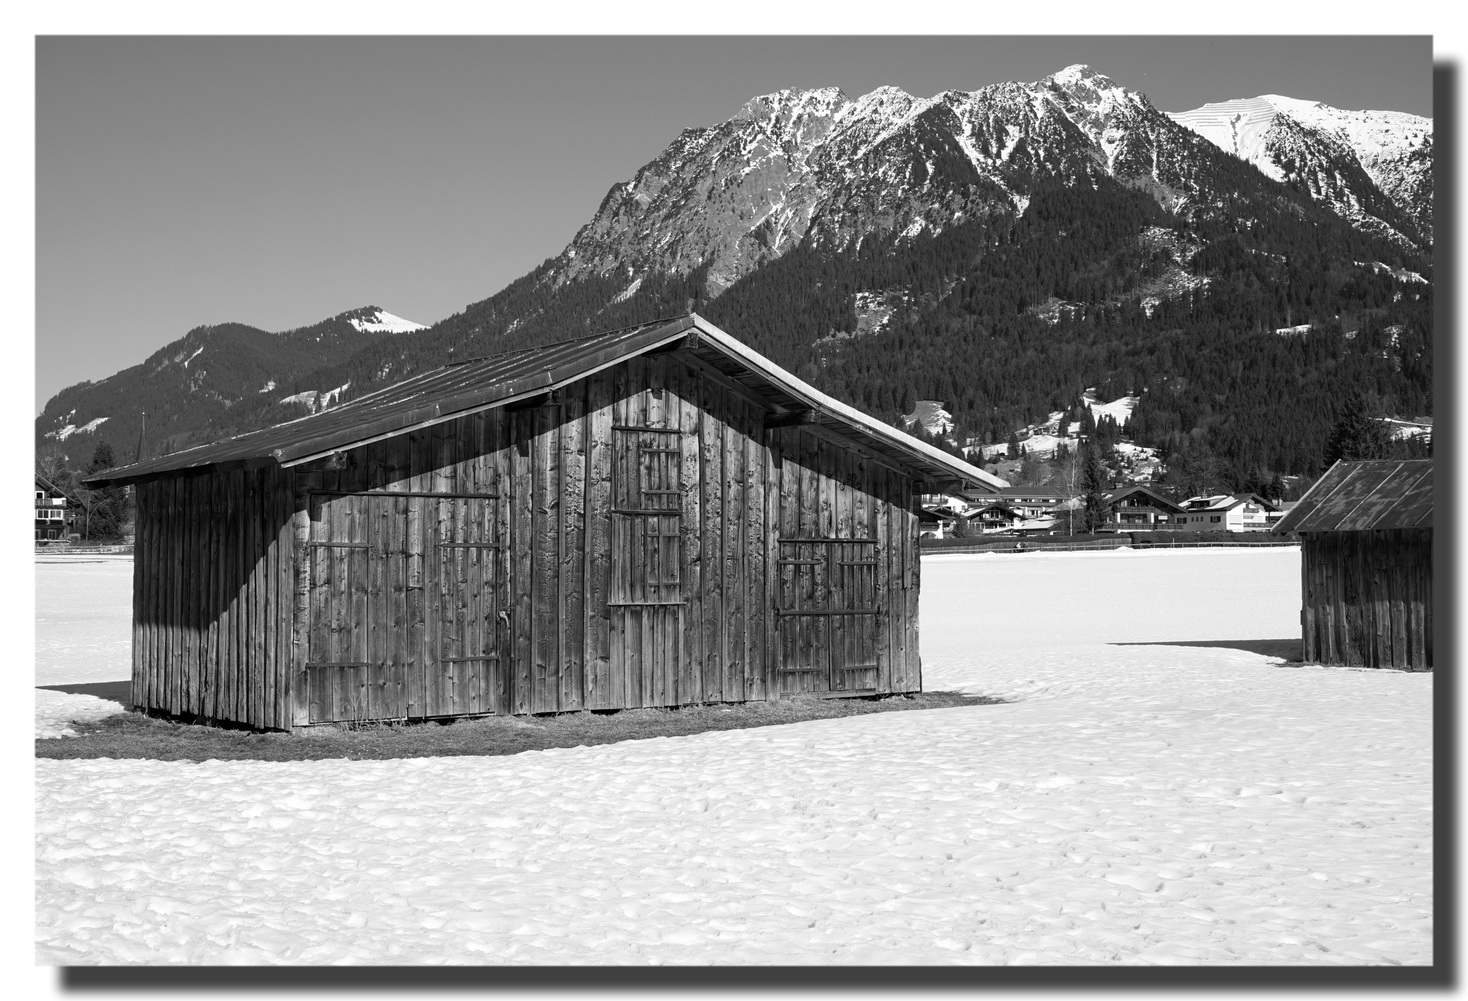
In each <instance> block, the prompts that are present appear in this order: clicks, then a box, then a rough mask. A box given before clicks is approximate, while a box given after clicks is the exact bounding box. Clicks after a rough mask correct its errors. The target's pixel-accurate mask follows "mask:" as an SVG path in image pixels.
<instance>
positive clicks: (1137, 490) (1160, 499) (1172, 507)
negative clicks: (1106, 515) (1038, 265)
mask: <svg viewBox="0 0 1468 1001" xmlns="http://www.w3.org/2000/svg"><path fill="white" fill-rule="evenodd" d="M1133 494H1142V495H1144V496H1146V497H1150V498H1151V499H1152V500H1153V501H1155V502H1156V503H1157V506H1159V507H1161V508H1162V509H1163V510H1166V511H1171V512H1174V513H1176V512H1179V511H1181V510H1182V506H1181V505H1179V504H1177V503H1175V502H1173V501H1170V500H1168V499H1167V498H1166V497H1164V496H1162V495H1161V494H1159V493H1157V492H1156V491H1154V490H1150V489H1148V488H1147V487H1144V486H1140V485H1137V486H1131V487H1126V488H1125V489H1122V490H1113V491H1111V492H1110V493H1108V494H1106V495H1105V496H1106V500H1107V501H1109V502H1110V503H1112V504H1116V503H1119V502H1121V501H1123V500H1125V499H1126V498H1128V497H1130V496H1132V495H1133Z"/></svg>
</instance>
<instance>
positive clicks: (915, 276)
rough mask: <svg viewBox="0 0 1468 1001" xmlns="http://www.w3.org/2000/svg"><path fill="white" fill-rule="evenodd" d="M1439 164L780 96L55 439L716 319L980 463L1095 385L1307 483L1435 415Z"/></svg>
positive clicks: (1092, 123)
mask: <svg viewBox="0 0 1468 1001" xmlns="http://www.w3.org/2000/svg"><path fill="white" fill-rule="evenodd" d="M1431 168H1432V122H1431V120H1430V119H1424V118H1420V117H1416V116H1411V115H1405V114H1400V113H1396V112H1374V111H1367V112H1352V111H1341V110H1339V109H1334V108H1330V107H1327V106H1325V105H1321V104H1312V103H1310V102H1306V101H1300V100H1295V99H1291V98H1284V97H1277V96H1265V97H1260V98H1254V99H1250V100H1247V101H1225V102H1221V103H1217V104H1208V105H1205V106H1203V107H1202V108H1198V109H1195V110H1193V111H1188V112H1182V113H1176V114H1166V113H1163V112H1161V111H1159V110H1158V109H1157V108H1155V107H1154V106H1153V105H1152V104H1151V102H1150V101H1149V100H1148V99H1147V97H1146V96H1145V95H1143V94H1140V93H1138V92H1136V91H1133V90H1129V89H1127V88H1125V87H1123V86H1121V85H1119V84H1117V83H1115V82H1114V81H1112V80H1110V79H1109V78H1107V77H1106V76H1104V75H1102V74H1100V73H1098V72H1096V71H1095V70H1093V69H1090V68H1089V67H1085V66H1071V67H1067V68H1066V69H1064V70H1061V71H1060V72H1058V73H1055V74H1052V75H1051V76H1048V77H1045V78H1044V79H1042V80H1039V81H1037V82H1033V83H1003V84H997V85H994V86H991V87H985V88H982V89H980V90H976V91H972V92H966V91H947V92H944V93H942V94H939V95H937V96H935V97H931V98H925V99H923V98H916V97H913V96H911V95H908V94H906V93H904V92H902V91H900V90H897V89H896V88H892V87H883V88H879V89H878V90H875V91H873V92H871V93H869V94H865V95H862V96H860V97H856V98H851V97H848V96H847V95H845V94H843V93H842V92H841V91H840V90H837V89H834V88H825V89H817V90H804V91H793V90H784V91H779V92H776V93H773V94H768V95H765V96H762V97H757V98H755V99H753V100H751V101H749V102H748V103H746V104H745V105H744V106H743V107H742V108H741V109H740V110H739V111H738V113H736V114H735V115H734V116H733V117H731V118H730V119H729V120H727V121H725V122H722V123H720V124H717V125H714V126H710V127H703V128H690V129H686V130H684V131H683V132H682V133H681V134H679V135H678V136H677V137H676V138H675V139H674V140H673V141H672V143H670V144H669V146H668V147H667V148H666V149H664V150H663V151H662V152H661V153H660V154H659V155H658V156H656V157H655V158H654V159H653V160H651V161H650V162H648V163H647V164H646V165H645V166H644V167H642V168H641V169H640V170H639V171H637V173H636V174H635V175H634V176H633V177H632V178H630V179H629V180H627V181H625V182H621V183H618V184H615V185H613V187H612V188H611V190H610V191H609V192H608V193H607V195H606V197H605V199H603V201H602V203H601V205H600V207H599V208H598V209H597V211H596V213H595V214H594V216H593V217H592V219H591V220H590V221H589V222H587V223H586V225H584V226H583V227H582V228H581V229H580V231H579V232H577V233H576V234H575V236H574V237H573V239H572V240H571V241H570V243H569V244H568V245H567V246H566V248H565V249H564V250H563V251H562V252H561V253H560V254H559V255H557V256H556V257H554V258H551V259H549V260H547V261H545V262H544V263H543V264H541V265H540V266H539V267H537V268H536V269H534V270H533V271H531V272H530V273H529V274H527V275H525V276H524V277H522V278H520V279H518V280H516V281H515V282H512V283H511V284H510V285H509V286H507V287H506V288H504V289H502V290H500V291H499V292H497V293H495V294H494V295H492V296H490V297H489V298H488V299H485V300H482V301H479V302H476V303H473V304H470V305H469V306H467V307H465V308H464V309H463V310H461V311H460V312H458V313H456V314H454V315H453V316H450V317H447V318H445V319H443V320H440V321H438V322H436V323H434V324H432V325H431V326H427V327H421V326H419V325H418V324H413V323H411V322H409V321H403V320H400V319H399V318H396V317H392V316H391V314H387V313H384V312H383V311H382V310H380V309H378V308H377V307H375V306H369V307H364V308H363V309H360V310H353V311H351V312H349V313H343V314H341V315H339V316H336V317H333V318H331V319H329V320H326V321H323V322H322V323H320V324H317V325H315V326H313V327H308V328H302V329H301V330H296V331H289V332H286V333H282V334H270V333H266V332H263V331H259V330H255V329H253V328H248V327H243V326H240V325H236V324H224V325H220V326H213V327H200V328H196V329H195V330H193V331H190V332H189V334H187V335H186V336H185V337H184V338H183V339H182V340H180V341H177V342H175V343H173V344H170V345H169V346H168V347H166V348H164V349H163V350H161V351H159V352H157V353H155V354H154V355H153V356H152V357H150V358H149V359H147V360H146V361H145V362H144V363H142V364H141V365H139V366H134V367H133V368H130V369H127V370H125V371H123V372H120V373H118V374H117V375H115V376H113V377H111V378H110V379H104V380H102V381H100V382H97V383H83V384H80V385H78V386H72V387H69V388H68V389H66V390H63V391H62V392H61V393H59V394H57V396H56V397H55V398H53V399H52V400H51V401H49V402H48V403H47V405H46V408H45V409H44V411H43V412H42V414H41V415H40V417H39V418H37V436H38V443H39V444H41V445H43V446H44V445H46V444H48V443H54V442H57V441H61V442H62V444H63V445H66V446H70V445H71V443H72V442H74V441H83V442H85V441H90V440H94V439H96V438H97V437H102V438H106V439H108V440H110V441H111V442H112V443H113V446H114V451H115V452H116V453H117V454H118V455H119V456H120V457H123V458H130V457H131V456H132V455H133V454H134V450H135V447H136V442H137V432H138V430H139V427H138V417H137V414H138V413H139V412H140V411H144V410H146V411H147V413H148V418H147V420H148V429H149V430H148V439H149V443H150V445H149V447H150V450H151V451H152V452H153V453H154V454H156V453H157V452H158V451H160V450H162V449H171V448H176V447H182V446H184V445H187V444H193V443H197V442H199V441H204V440H209V439H211V438H216V437H221V436H224V435H227V434H233V433H237V432H240V431H244V430H248V429H251V428H253V427H258V426H262V425H265V424H270V423H276V422H278V421H280V420H284V419H288V418H290V417H293V416H298V415H300V414H302V413H306V412H309V410H310V409H312V408H316V407H321V406H329V405H331V404H332V403H333V402H335V401H337V400H341V399H346V398H350V397H351V396H353V395H355V394H357V393H361V392H365V391H371V390H373V389H375V388H378V387H379V386H381V385H383V384H386V383H389V382H393V381H397V380H398V379H401V378H403V377H406V376H408V375H411V374H413V373H414V372H417V371H421V370H423V369H424V368H428V367H433V366H436V365H439V364H442V363H444V362H445V361H448V360H452V359H455V358H463V357H472V356H482V355H487V354H493V353H497V352H499V351H503V350H511V349H515V348H520V347H525V346H532V345H535V344H540V343H548V342H551V341H555V340H563V339H565V338H567V337H572V336H578V335H580V334H582V333H593V332H597V331H599V330H604V329H611V328H615V327H619V326H622V325H625V324H630V323H635V322H641V321H645V320H647V319H651V318H655V317H658V316H667V315H672V314H677V313H682V312H685V311H687V310H689V309H697V310H698V311H700V312H702V313H704V314H705V315H707V316H708V317H709V318H710V319H711V320H713V321H714V322H715V323H719V324H721V325H722V326H724V327H725V328H726V329H728V330H730V332H731V333H734V334H735V335H736V336H738V337H740V338H741V339H743V340H745V341H747V342H748V343H750V345H751V346H752V347H754V348H755V349H756V350H758V351H761V352H762V353H764V354H766V355H768V356H769V357H771V358H773V359H774V360H775V361H776V362H778V363H779V364H782V365H784V366H785V367H787V368H790V369H791V370H792V371H796V372H797V373H798V374H800V375H801V376H802V377H803V378H806V379H807V380H808V381H811V382H813V383H815V384H816V385H817V386H819V387H820V388H822V389H824V390H826V391H827V392H831V393H833V394H834V395H836V396H838V397H840V398H843V399H846V400H847V401H849V402H851V403H853V404H855V405H857V406H861V407H863V408H865V409H867V410H869V411H870V412H873V413H876V414H878V415H880V416H883V417H885V418H887V419H892V418H894V417H895V416H896V415H897V414H898V413H900V412H902V410H903V404H904V402H908V403H910V399H909V398H911V397H923V398H928V399H934V400H938V401H941V402H943V403H944V404H945V409H946V410H947V411H948V412H949V413H950V414H951V415H952V417H953V422H954V427H953V429H952V432H951V438H952V440H953V441H954V442H955V443H956V444H959V445H970V444H974V443H976V442H992V441H1003V440H1005V438H1006V437H1007V436H1008V434H1009V433H1010V432H1011V431H1013V430H1014V429H1015V428H1017V427H1023V426H1025V425H1026V424H1030V423H1033V422H1035V421H1036V420H1043V419H1044V417H1045V415H1047V414H1050V413H1053V412H1054V411H1055V410H1057V409H1065V408H1068V407H1072V406H1075V405H1076V404H1077V403H1078V400H1079V393H1080V391H1081V390H1082V389H1083V388H1087V387H1089V388H1094V389H1096V391H1097V392H1099V393H1100V394H1102V395H1103V396H1105V398H1108V399H1110V398H1113V397H1119V396H1123V395H1137V396H1138V397H1139V398H1140V401H1141V402H1140V403H1139V405H1138V407H1137V408H1136V412H1135V413H1134V415H1133V424H1134V425H1135V427H1134V428H1133V431H1134V433H1140V434H1141V435H1142V436H1143V437H1146V438H1149V439H1150V440H1149V441H1147V442H1146V443H1147V444H1152V445H1155V446H1157V447H1159V448H1163V449H1164V450H1165V451H1166V452H1167V453H1168V454H1172V455H1174V456H1176V457H1177V458H1178V460H1179V461H1178V464H1179V465H1180V466H1189V465H1191V466H1192V467H1195V468H1201V469H1203V470H1204V472H1205V473H1206V474H1207V475H1209V476H1213V477H1215V478H1220V477H1221V478H1223V479H1225V480H1226V479H1228V478H1229V477H1230V476H1232V477H1233V478H1235V479H1237V478H1238V477H1240V476H1242V475H1243V473H1244V471H1246V470H1257V469H1261V468H1262V469H1269V470H1273V471H1278V472H1284V473H1304V472H1309V471H1310V470H1311V467H1312V464H1313V463H1318V452H1319V445H1320V443H1321V442H1323V440H1324V436H1325V434H1326V433H1327V432H1328V429H1329V425H1330V422H1331V420H1332V418H1333V415H1334V409H1335V407H1336V406H1337V405H1338V400H1339V399H1340V398H1341V397H1342V395H1343V393H1344V392H1345V391H1346V390H1347V389H1349V388H1353V387H1355V388H1365V389H1367V390H1368V391H1369V392H1370V393H1371V394H1372V395H1373V397H1374V402H1375V403H1376V404H1377V405H1378V406H1379V407H1381V408H1383V409H1384V410H1386V411H1389V412H1395V413H1411V414H1430V413H1431V411H1432V408H1431V335H1432V327H1431V289H1432V286H1431V281H1432V226H1431V220H1432V205H1433V190H1432V172H1431ZM1277 331H1278V333H1277ZM99 421H100V423H99ZM68 428H70V429H71V430H70V431H68V430H67V429H68ZM83 461H84V458H83Z"/></svg>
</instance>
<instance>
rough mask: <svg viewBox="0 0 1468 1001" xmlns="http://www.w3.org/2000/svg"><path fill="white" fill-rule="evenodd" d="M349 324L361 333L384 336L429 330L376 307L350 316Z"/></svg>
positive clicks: (370, 307) (348, 318)
mask: <svg viewBox="0 0 1468 1001" xmlns="http://www.w3.org/2000/svg"><path fill="white" fill-rule="evenodd" d="M347 322H348V323H350V324H351V325H352V326H353V327H356V328H357V329H358V330H361V331H371V332H374V333H384V334H406V333H409V332H411V331H414V330H427V329H428V328H427V327H426V326H424V325H423V324H421V323H414V322H413V321H412V320H405V319H403V318H402V317H401V316H395V315H394V314H392V313H389V312H388V311H387V310H385V309H379V308H378V307H376V306H368V307H367V308H366V309H365V310H361V311H358V312H357V313H356V314H354V315H349V316H348V317H347Z"/></svg>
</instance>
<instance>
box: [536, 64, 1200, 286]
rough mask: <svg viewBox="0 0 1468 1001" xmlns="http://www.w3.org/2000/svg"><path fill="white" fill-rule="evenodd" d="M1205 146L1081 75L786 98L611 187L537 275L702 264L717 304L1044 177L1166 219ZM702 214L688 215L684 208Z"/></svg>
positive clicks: (670, 269)
mask: <svg viewBox="0 0 1468 1001" xmlns="http://www.w3.org/2000/svg"><path fill="white" fill-rule="evenodd" d="M1213 150H1214V147H1212V146H1210V145H1208V144H1207V143H1204V142H1201V141H1200V140H1199V139H1198V137H1197V136H1196V135H1195V134H1194V133H1193V132H1191V131H1189V130H1188V129H1186V128H1184V127H1182V126H1180V125H1178V123H1176V122H1174V121H1173V120H1172V119H1170V118H1168V117H1167V116H1166V115H1164V114H1162V113H1161V112H1160V111H1158V110H1157V109H1156V108H1154V107H1153V106H1152V104H1151V103H1150V102H1149V101H1148V100H1147V98H1146V97H1145V96H1144V95H1142V94H1139V93H1137V92H1135V91H1131V90H1128V89H1126V88H1125V87H1122V86H1120V85H1118V84H1116V83H1115V82H1113V81H1112V80H1110V79H1109V78H1107V77H1106V76H1104V75H1102V74H1100V73H1097V72H1096V71H1094V70H1092V69H1091V68H1089V67H1087V66H1081V65H1076V66H1068V67H1066V68H1065V69H1063V70H1061V71H1060V72H1058V73H1055V74H1052V75H1051V76H1048V77H1046V78H1044V79H1042V80H1039V81H1036V82H1034V83H1002V84H996V85H994V86H991V87H985V88H981V89H979V90H976V91H972V92H965V91H957V90H950V91H945V92H943V93H941V94H938V95H936V96H934V97H931V98H917V97H914V96H912V95H910V94H907V93H905V92H903V91H901V90H899V89H897V88H896V87H879V88H878V89H876V90H874V91H872V92H871V93H869V94H865V95H862V96H861V97H858V98H854V99H853V98H850V97H848V96H847V95H845V94H844V93H842V92H841V91H840V90H838V89H836V88H831V87H828V88H823V89H819V90H807V91H797V90H782V91H777V92H775V93H773V94H767V95H764V96H761V97H757V98H755V99H753V100H751V101H749V102H747V103H746V104H745V105H744V106H743V107H742V108H741V109H740V110H739V112H738V113H737V114H735V115H734V116H733V117H732V118H730V119H729V120H728V121H726V122H723V123H721V124H719V125H715V126H712V127H709V128H692V129H685V130H684V131H683V132H682V133H681V134H680V135H679V136H678V137H677V138H676V139H674V140H673V142H672V143H671V144H670V145H669V146H668V148H667V149H666V150H664V151H663V153H662V154H661V155H660V156H658V157H657V158H656V159H654V160H653V161H651V162H650V163H648V164H647V165H645V166H644V167H642V168H641V169H640V170H638V171H637V173H636V174H635V175H634V176H633V177H632V178H631V179H630V180H628V181H625V182H622V183H619V184H617V185H615V186H613V187H612V189H611V190H610V191H609V192H608V193H607V196H606V198H605V199H604V200H603V202H602V205H601V207H600V208H599V209H598V211H597V213H596V215H595V216H594V217H593V219H592V220H591V221H590V222H589V223H587V225H586V226H584V227H583V228H582V229H581V231H580V232H579V233H577V235H576V237H575V239H573V240H572V242H571V243H570V244H569V245H568V246H567V247H566V249H565V250H564V251H563V252H562V253H561V255H560V257H559V258H557V259H556V261H555V267H554V268H553V269H552V270H551V272H549V273H548V275H547V277H546V279H545V280H546V281H548V282H551V283H562V282H566V281H569V280H571V279H574V278H576V277H578V276H582V275H586V274H597V275H604V276H605V275H613V274H618V275H626V278H625V279H624V280H628V281H630V280H632V278H633V276H634V275H635V274H637V273H639V272H643V271H647V270H655V271H661V272H663V273H668V274H687V273H689V272H691V271H693V270H694V269H695V268H697V267H699V266H701V265H703V264H705V263H708V264H709V272H708V280H707V285H708V291H709V293H710V294H711V295H713V294H717V293H718V292H720V291H722V290H723V289H724V288H727V287H728V286H729V285H731V284H732V283H733V282H735V281H737V280H738V279H739V278H741V277H743V276H744V275H746V274H748V273H749V272H750V271H752V270H754V269H755V268H757V267H759V266H761V265H762V264H764V263H767V262H768V261H770V260H773V259H775V258H778V257H779V256H781V255H782V254H784V253H786V252H787V251H789V250H790V249H792V248H793V247H795V246H797V245H798V244H799V243H800V242H801V241H802V240H810V241H812V242H815V243H818V244H821V245H824V246H829V247H851V246H856V245H860V243H861V242H862V241H863V240H865V239H866V238H868V237H869V236H872V235H889V234H896V235H900V236H901V237H902V238H912V237H915V236H917V235H918V234H921V233H937V232H939V231H941V230H943V229H945V228H947V227H950V226H952V225H955V224H956V223H959V222H962V221H966V220H972V219H976V218H992V219H1013V218H1015V217H1016V216H1017V215H1018V214H1020V213H1022V212H1024V211H1025V209H1026V207H1027V206H1028V204H1029V198H1030V193H1031V191H1032V190H1033V189H1034V186H1035V185H1036V184H1038V183H1043V182H1048V181H1055V180H1059V181H1062V182H1064V183H1080V182H1088V181H1093V180H1095V179H1096V178H1098V177H1101V176H1110V177H1114V178H1116V179H1118V180H1120V181H1122V182H1123V183H1126V184H1129V185H1132V186H1136V187H1140V188H1142V189H1143V190H1146V191H1147V192H1148V193H1149V194H1151V195H1152V196H1153V197H1155V198H1157V200H1158V201H1159V202H1160V203H1162V204H1164V205H1166V206H1167V207H1168V208H1169V209H1173V210H1187V211H1192V210H1194V209H1196V208H1199V207H1201V206H1204V205H1205V204H1208V203H1210V199H1212V197H1213V193H1211V192H1205V191H1202V190H1201V189H1200V187H1199V185H1200V183H1201V182H1200V181H1199V180H1198V178H1200V177H1205V176H1208V175H1209V171H1207V170H1202V171H1200V170H1198V168H1197V159H1198V158H1199V157H1203V158H1204V159H1207V158H1208V157H1209V156H1210V155H1214V156H1216V153H1213V152H1212V151H1213ZM692 206H696V207H697V211H690V207H692Z"/></svg>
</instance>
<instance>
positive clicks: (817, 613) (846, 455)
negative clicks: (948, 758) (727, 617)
mask: <svg viewBox="0 0 1468 1001" xmlns="http://www.w3.org/2000/svg"><path fill="white" fill-rule="evenodd" d="M769 438H770V445H771V452H770V459H769V466H770V472H769V480H768V481H769V485H770V502H771V504H772V506H773V507H774V510H775V514H774V516H773V517H772V519H771V520H772V524H773V529H774V530H773V531H772V533H771V542H773V543H774V545H775V548H774V549H772V550H771V554H770V555H771V559H772V561H773V563H774V565H775V566H774V573H773V575H772V585H771V586H772V590H773V599H772V601H771V612H772V616H773V619H774V623H773V624H772V626H771V630H770V632H771V639H772V664H771V677H772V684H774V685H776V686H777V691H778V693H779V694H782V695H790V694H797V693H800V692H823V691H837V692H840V691H851V692H856V691H874V692H913V691H920V690H921V689H922V669H921V661H920V658H919V656H918V631H917V615H918V583H919V571H918V545H917V537H918V525H917V502H916V495H915V494H914V491H913V483H912V481H911V479H910V478H909V477H907V476H906V475H905V474H903V473H902V472H900V471H898V470H896V469H894V468H892V467H891V466H888V465H886V464H885V463H883V462H881V461H879V460H878V459H877V458H876V457H874V456H871V455H865V454H863V453H862V452H861V451H859V450H857V449H854V448H852V447H851V446H849V445H848V444H846V443H844V442H840V441H836V440H833V439H831V438H828V437H826V436H824V435H822V434H820V433H818V432H816V431H813V430H811V429H809V428H806V427H803V426H799V425H797V426H794V427H787V428H778V429H776V430H774V431H772V432H771V433H770V436H769Z"/></svg>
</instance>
